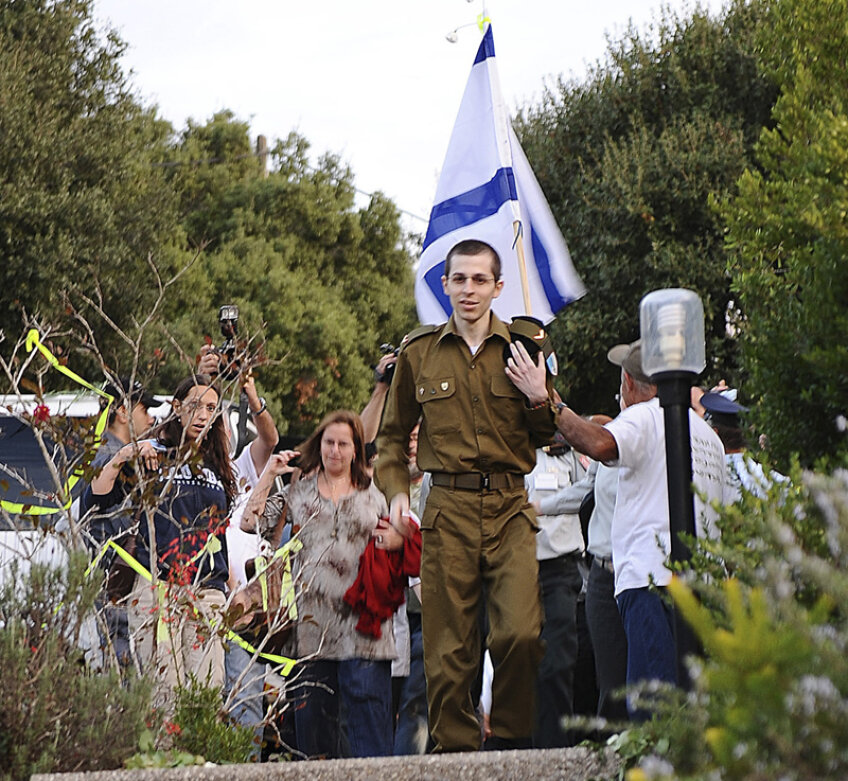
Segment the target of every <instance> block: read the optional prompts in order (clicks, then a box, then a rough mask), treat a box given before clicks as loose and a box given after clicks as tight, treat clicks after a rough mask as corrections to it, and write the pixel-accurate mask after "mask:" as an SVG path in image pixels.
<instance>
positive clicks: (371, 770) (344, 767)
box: [32, 748, 618, 781]
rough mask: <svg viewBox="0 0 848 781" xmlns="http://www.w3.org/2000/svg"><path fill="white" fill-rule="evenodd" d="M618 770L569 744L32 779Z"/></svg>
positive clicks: (395, 777)
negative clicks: (564, 746)
mask: <svg viewBox="0 0 848 781" xmlns="http://www.w3.org/2000/svg"><path fill="white" fill-rule="evenodd" d="M617 773H618V763H617V761H616V758H615V757H614V755H612V754H607V755H604V754H599V753H597V752H595V751H592V750H590V749H586V748H570V749H550V750H546V751H483V752H478V753H469V754H444V755H441V756H432V755H431V756H423V757H422V756H419V757H386V758H383V759H337V760H330V761H324V762H281V763H267V764H263V765H223V766H211V767H185V768H173V769H168V770H111V771H101V772H98V773H63V774H45V775H34V776H33V777H32V781H229V780H230V779H237V781H275V780H276V779H285V781H336V780H337V779H350V781H402V780H403V779H415V781H524V779H537V778H539V779H564V780H567V781H589V779H605V778H616V776H617Z"/></svg>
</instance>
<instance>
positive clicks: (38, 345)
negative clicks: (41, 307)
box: [0, 328, 115, 515]
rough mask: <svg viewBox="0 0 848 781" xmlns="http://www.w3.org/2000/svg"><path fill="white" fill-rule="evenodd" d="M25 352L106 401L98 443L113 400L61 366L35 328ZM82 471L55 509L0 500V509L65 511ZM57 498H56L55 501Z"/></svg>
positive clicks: (45, 512) (67, 486) (23, 512)
mask: <svg viewBox="0 0 848 781" xmlns="http://www.w3.org/2000/svg"><path fill="white" fill-rule="evenodd" d="M25 346H26V350H27V352H30V353H31V352H32V351H33V350H38V351H39V352H40V353H41V355H42V356H43V357H44V359H45V360H46V361H47V362H48V363H49V364H50V365H51V366H52V367H53V368H54V369H56V370H57V371H59V372H61V373H62V374H64V375H65V376H66V377H70V379H72V380H73V381H74V382H75V383H77V384H78V385H82V387H83V388H87V389H88V390H90V391H94V393H96V394H97V395H98V396H102V397H103V398H105V399H108V403H107V404H106V407H105V408H104V410H103V411H102V412H101V413H100V415H99V416H98V418H97V423H96V425H95V427H94V437H95V441H96V442H98V443H99V441H100V437H101V436H102V435H103V432H104V431H105V430H106V421H107V419H108V416H109V409H110V408H111V406H112V402H113V401H114V400H115V398H114V397H113V396H112V395H111V394H109V393H106V391H104V390H101V389H100V388H98V387H96V386H95V385H92V384H91V383H90V382H88V381H87V380H84V379H83V378H82V377H80V376H79V375H78V374H77V373H76V372H73V371H71V370H70V369H69V368H68V367H67V366H63V365H62V364H61V363H60V362H59V359H58V358H57V357H56V356H55V355H53V353H51V352H50V350H48V349H47V348H46V347H45V346H44V344H43V342H42V341H41V337H40V335H39V333H38V331H37V330H36V329H35V328H31V329H30V330H29V332H28V333H27V338H26V345H25ZM82 475H83V471H82V466H78V467H77V468H76V469H74V471H73V472H72V473H71V475H70V477H68V480H67V481H66V483H65V485H64V486H63V488H62V491H61V495H62V496H64V501H59V504H58V505H57V506H55V507H44V506H41V505H33V504H25V503H23V502H7V501H5V500H0V507H2V508H3V509H4V510H5V511H6V512H8V513H12V514H15V515H52V514H53V513H55V512H58V511H59V510H67V509H68V508H69V507H70V506H71V503H72V501H73V499H72V498H71V491H72V490H73V488H74V486H75V485H76V484H77V482H78V481H79V479H80V478H81V477H82ZM58 499H59V497H57V500H58Z"/></svg>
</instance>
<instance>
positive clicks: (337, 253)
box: [163, 112, 414, 434]
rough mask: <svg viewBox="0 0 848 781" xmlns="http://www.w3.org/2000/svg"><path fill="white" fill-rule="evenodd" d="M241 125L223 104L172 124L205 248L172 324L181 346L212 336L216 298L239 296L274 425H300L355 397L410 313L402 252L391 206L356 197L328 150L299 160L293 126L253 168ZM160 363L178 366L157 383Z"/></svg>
mask: <svg viewBox="0 0 848 781" xmlns="http://www.w3.org/2000/svg"><path fill="white" fill-rule="evenodd" d="M248 131H249V128H248V126H247V125H246V124H245V123H242V122H239V121H238V120H236V119H235V118H234V117H233V115H232V114H231V113H229V112H222V113H220V114H217V115H216V116H214V117H213V118H212V119H211V120H210V122H209V123H207V124H206V125H204V126H197V125H194V124H189V127H188V128H187V130H186V131H185V133H184V134H183V138H182V142H181V144H180V148H179V156H180V158H181V159H183V160H185V161H187V164H186V165H183V166H180V167H179V168H176V169H174V174H173V181H174V186H175V188H176V189H177V190H178V192H179V193H180V196H181V200H182V209H183V214H184V223H185V227H186V233H187V235H188V236H189V237H190V238H191V240H192V241H194V242H195V243H196V244H197V245H198V246H205V250H204V252H203V254H202V256H201V258H200V261H199V263H198V264H197V266H196V267H195V268H194V269H192V271H191V272H190V274H189V275H188V276H187V277H186V281H185V284H184V285H183V286H182V294H181V296H182V297H181V298H179V299H178V300H177V301H176V302H175V304H174V306H173V307H172V309H173V320H172V321H171V325H172V327H173V329H174V333H178V334H179V335H180V337H181V339H182V341H183V343H184V344H186V343H187V344H191V341H190V339H191V334H192V333H193V334H194V339H195V342H196V343H199V340H200V335H201V334H202V333H206V334H207V335H208V336H209V338H211V339H212V340H213V341H215V342H218V341H219V340H220V336H219V335H218V333H217V332H216V324H217V308H218V307H219V306H220V305H222V304H225V303H235V304H238V305H239V308H240V312H241V315H242V321H243V322H242V331H243V335H244V336H245V338H246V339H248V340H252V342H251V348H252V349H254V350H258V349H259V348H260V347H261V351H260V352H261V353H262V355H263V357H264V360H265V365H264V366H263V367H262V368H261V369H260V374H259V378H260V379H259V381H260V384H261V385H262V388H263V393H265V394H266V396H267V397H268V402H269V406H270V407H271V409H272V411H273V412H274V414H275V416H276V418H277V421H278V423H279V424H280V426H281V427H282V428H284V429H285V428H289V430H290V433H293V434H303V433H307V432H309V431H311V429H312V428H313V427H314V425H315V423H316V422H317V419H318V418H320V417H321V415H323V414H324V413H326V412H327V411H329V410H331V409H334V408H337V407H348V408H352V409H357V410H358V409H361V407H362V406H363V405H364V403H365V401H366V400H367V398H368V395H369V392H370V389H371V383H372V381H373V377H372V373H371V369H370V366H371V365H373V364H374V363H376V360H377V358H378V356H379V352H378V347H379V345H380V343H381V342H384V341H395V340H398V339H399V338H400V337H401V336H402V335H403V334H404V332H405V331H406V330H408V329H409V328H410V327H411V325H412V323H413V322H414V313H413V309H412V273H411V262H410V255H409V253H408V252H407V251H406V249H405V248H404V241H405V240H404V236H403V234H402V231H401V228H400V223H399V214H398V211H397V209H396V208H395V207H394V205H393V204H392V203H391V202H390V201H389V200H387V199H386V198H385V197H383V196H382V195H380V194H376V195H374V196H373V197H372V198H371V200H370V202H369V203H368V205H367V206H365V207H364V208H357V207H356V204H355V202H354V195H355V191H354V186H353V175H352V173H351V171H350V170H349V169H348V168H346V167H344V166H342V165H341V164H340V163H339V160H338V159H337V158H336V157H334V156H332V155H325V156H324V157H322V158H321V159H320V160H319V161H318V163H317V165H316V166H315V167H314V168H313V167H311V166H310V165H309V162H308V157H307V153H308V148H309V147H308V144H307V142H306V140H305V139H303V138H302V137H300V136H297V135H295V134H292V135H290V136H289V138H287V139H286V140H285V141H281V142H278V143H277V144H276V145H275V146H274V147H273V148H272V150H271V152H270V156H271V159H272V161H273V165H272V169H273V170H271V171H270V172H269V173H268V175H267V176H265V175H263V172H262V170H261V167H260V166H259V164H258V161H257V158H256V156H255V155H253V154H251V151H250V140H249V135H248ZM189 161H207V162H205V163H203V162H201V163H199V164H190V162H189ZM213 161H214V162H213ZM201 329H202V330H201ZM169 371H170V373H171V375H174V374H175V373H176V372H180V371H184V367H175V366H172V367H169V368H166V371H165V374H164V378H163V381H167V379H168V378H169ZM174 378H175V377H174Z"/></svg>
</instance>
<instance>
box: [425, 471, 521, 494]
mask: <svg viewBox="0 0 848 781" xmlns="http://www.w3.org/2000/svg"><path fill="white" fill-rule="evenodd" d="M430 477H431V481H432V484H433V485H437V486H439V487H440V488H457V489H459V490H461V491H498V490H500V489H503V488H523V487H524V475H519V474H512V473H510V472H501V473H498V474H490V475H484V474H481V473H480V472H459V473H456V474H451V473H449V472H433V473H432V475H431V476H430Z"/></svg>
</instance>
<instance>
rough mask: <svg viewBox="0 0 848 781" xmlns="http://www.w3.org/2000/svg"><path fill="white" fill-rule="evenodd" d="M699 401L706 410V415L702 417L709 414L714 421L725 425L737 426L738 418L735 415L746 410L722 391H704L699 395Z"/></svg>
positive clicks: (746, 409)
mask: <svg viewBox="0 0 848 781" xmlns="http://www.w3.org/2000/svg"><path fill="white" fill-rule="evenodd" d="M700 401H701V404H702V405H703V407H704V409H705V410H706V411H707V415H705V416H704V417H707V416H709V418H710V419H712V420H713V421H715V422H716V423H722V424H724V425H725V426H731V427H733V428H738V427H739V418H738V417H737V415H738V414H739V413H740V412H747V411H748V408H747V407H743V406H742V405H741V404H738V403H737V402H735V401H733V400H732V399H729V398H728V397H727V396H726V395H724V394H723V393H712V392H710V393H705V394H704V395H703V396H701V399H700Z"/></svg>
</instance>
